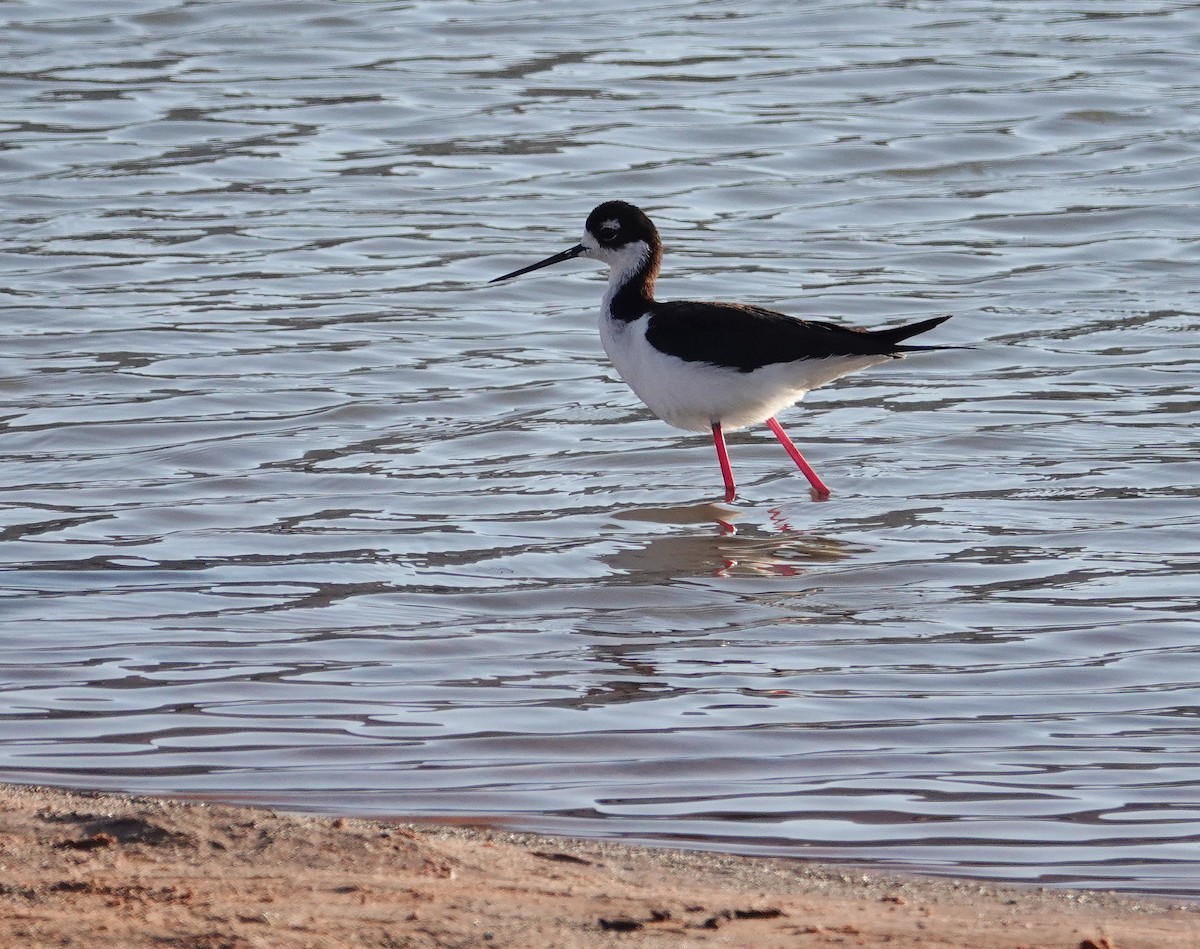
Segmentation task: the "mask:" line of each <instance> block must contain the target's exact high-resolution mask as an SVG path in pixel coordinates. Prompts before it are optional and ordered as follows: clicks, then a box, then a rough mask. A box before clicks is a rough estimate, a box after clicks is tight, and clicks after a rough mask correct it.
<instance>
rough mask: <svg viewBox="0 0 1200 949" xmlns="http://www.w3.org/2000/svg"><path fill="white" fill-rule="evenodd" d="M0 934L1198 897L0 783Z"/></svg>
mask: <svg viewBox="0 0 1200 949" xmlns="http://www.w3.org/2000/svg"><path fill="white" fill-rule="evenodd" d="M0 814H2V822H0V946H3V947H8V946H28V947H44V946H60V945H61V946H88V947H108V946H113V947H122V949H125V947H128V949H141V947H145V949H150V947H155V949H162V947H188V949H219V947H220V949H243V947H271V949H275V947H321V949H325V947H329V949H341V947H350V946H379V947H389V949H398V947H413V949H416V947H432V946H456V947H457V946H461V947H468V946H479V947H484V946H487V947H491V946H505V947H519V949H540V947H556V949H557V947H591V946H604V947H608V946H630V947H633V946H637V947H641V946H652V945H658V946H664V947H676V946H701V945H704V946H744V947H755V949H760V947H775V946H779V947H785V946H786V947H792V946H796V947H826V946H866V947H882V946H886V947H890V949H916V947H921V949H933V947H943V946H944V947H955V949H962V947H984V949H1019V947H1025V949H1042V947H1047V949H1051V947H1052V949H1135V947H1144V949H1171V947H1180V949H1184V947H1187V949H1195V947H1197V946H1200V904H1198V903H1186V904H1185V903H1181V902H1180V901H1178V900H1165V899H1164V900H1158V899H1150V898H1136V897H1119V896H1114V895H1112V894H1104V893H1092V892H1084V891H1057V890H1056V891H1045V890H1042V889H1040V888H1036V887H1003V886H996V885H992V884H985V883H977V882H971V881H964V880H944V879H936V878H935V879H927V878H920V877H900V876H892V875H886V874H878V873H873V872H864V871H862V870H859V869H853V868H847V867H837V866H830V865H820V864H812V863H807V862H801V861H794V860H779V859H761V858H746V857H733V856H728V855H724V854H710V853H698V852H692V851H677V850H668V849H656V848H644V847H630V846H624V845H618V844H612V843H604V842H594V841H582V840H574V839H565V838H555V837H540V836H535V835H530V834H513V833H506V832H503V831H496V830H486V829H475V828H460V827H429V826H420V825H411V824H397V823H389V822H384V821H372V820H358V819H345V818H326V817H306V816H301V815H294V814H287V813H279V812H276V811H270V810H264V809H257V808H248V807H235V806H226V805H220V804H209V803H195V802H180V801H174V800H163V799H155V798H130V797H123V796H117V795H110V794H98V793H88V792H84V793H77V792H71V791H63V790H57V789H51V788H41V787H26V786H14V785H0Z"/></svg>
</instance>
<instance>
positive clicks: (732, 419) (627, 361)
mask: <svg viewBox="0 0 1200 949" xmlns="http://www.w3.org/2000/svg"><path fill="white" fill-rule="evenodd" d="M649 319H650V317H649V315H648V314H647V315H643V316H642V317H640V318H639V319H637V320H633V321H631V322H625V321H623V320H617V319H614V318H613V317H612V315H611V314H610V312H609V309H608V300H607V298H606V299H605V305H604V307H603V308H602V310H601V313H600V340H601V342H602V343H603V345H604V351H605V352H606V353H608V358H609V359H611V360H612V364H613V366H614V367H615V368H616V370H617V372H619V373H620V374H621V378H622V379H624V380H625V382H626V383H627V384H628V385H629V387H630V388H631V389H633V391H634V392H635V393H636V394H637V396H638V398H640V399H641V400H642V401H643V402H645V403H646V405H647V407H648V408H649V409H650V411H651V412H653V413H654V414H655V415H657V416H658V417H659V418H660V419H662V420H663V421H664V422H667V423H668V424H670V425H674V426H675V427H676V428H682V429H686V430H687V431H692V432H707V431H708V430H709V428H710V427H711V426H712V423H713V422H720V423H721V427H722V428H723V429H725V430H726V431H731V430H734V429H738V428H745V427H746V426H748V425H755V424H757V423H759V422H762V421H765V420H766V419H768V418H770V417H772V416H773V415H775V414H776V413H777V412H780V411H782V410H783V409H785V408H787V407H788V406H790V405H794V404H795V403H796V402H799V401H800V400H801V399H802V398H804V395H805V393H806V392H808V391H809V390H810V389H814V388H816V387H817V386H819V385H823V384H825V383H826V382H830V381H832V380H834V379H836V378H838V377H839V376H843V375H846V374H847V373H850V372H855V371H857V370H859V369H865V368H866V367H867V366H873V365H876V364H877V363H881V362H885V361H886V360H887V359H888V357H887V356H851V357H835V358H827V359H800V360H796V361H795V362H787V363H773V364H771V365H769V366H764V367H762V368H761V369H755V370H753V371H751V372H741V371H740V370H738V369H730V368H726V367H722V366H715V365H713V364H711V363H703V362H689V361H687V360H684V359H680V358H678V357H676V356H669V355H667V354H666V353H663V352H660V351H659V350H657V349H655V348H654V347H653V346H651V345H650V343H649V342H647V340H646V325H647V323H648V322H649Z"/></svg>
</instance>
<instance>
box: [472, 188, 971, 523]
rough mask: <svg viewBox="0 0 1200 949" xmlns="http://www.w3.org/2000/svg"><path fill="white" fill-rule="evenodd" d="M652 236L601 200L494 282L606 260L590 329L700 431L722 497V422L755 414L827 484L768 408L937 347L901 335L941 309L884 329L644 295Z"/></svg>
mask: <svg viewBox="0 0 1200 949" xmlns="http://www.w3.org/2000/svg"><path fill="white" fill-rule="evenodd" d="M662 253H663V251H662V242H661V241H660V240H659V238H658V230H657V228H655V226H654V224H653V222H652V221H651V220H650V218H648V217H647V216H646V215H645V214H644V213H642V211H641V210H639V209H638V208H635V207H634V206H633V205H632V204H628V203H626V202H624V201H606V202H604V203H603V204H601V205H600V206H599V207H597V208H596V209H595V210H594V211H592V213H591V214H589V215H588V219H587V224H586V225H585V226H584V230H583V239H582V240H581V241H580V242H579V243H578V244H576V245H575V246H574V247H571V248H569V249H568V250H564V251H563V252H562V253H559V254H555V255H554V256H553V257H547V258H546V259H545V260H543V261H540V262H538V263H536V264H531V265H529V266H528V267H522V268H521V269H520V270H514V271H513V272H512V273H507V274H505V275H504V276H503V277H497V278H496V279H495V280H492V281H490V282H491V283H496V282H497V281H500V280H508V279H510V278H512V277H519V276H520V275H521V274H526V273H529V272H530V271H532V270H539V269H541V268H542V267H549V266H550V265H551V264H557V263H560V262H561V261H564V260H570V259H571V258H573V257H590V258H591V259H592V260H598V261H601V262H602V263H605V264H608V267H609V276H608V290H607V292H605V294H604V303H603V305H602V306H601V309H600V339H601V341H602V342H603V343H604V349H605V352H607V353H608V358H609V359H611V360H612V363H613V365H614V366H615V367H616V369H617V372H619V373H620V374H621V378H622V379H624V380H625V382H626V383H628V384H629V387H630V388H631V389H633V391H634V392H635V393H636V394H637V396H638V398H640V399H641V400H642V401H643V402H645V403H646V405H647V406H649V408H650V411H651V412H653V413H654V414H655V415H657V416H658V417H659V418H660V419H662V420H663V421H664V422H666V423H668V424H669V425H674V426H675V427H676V428H682V429H686V430H687V431H690V432H707V431H711V432H712V436H713V441H714V443H715V444H716V448H717V460H718V461H719V462H720V464H721V475H722V477H723V478H724V479H725V500H726V501H732V500H733V498H734V496H735V493H736V486H735V485H734V481H733V471H732V470H731V469H730V467H729V453H728V452H727V451H726V448H725V436H724V432H726V431H730V430H733V429H739V428H745V427H746V426H747V425H754V424H757V423H758V422H766V423H767V427H768V428H770V429H771V431H772V432H774V433H775V437H776V438H778V439H779V441H780V442H781V443H782V445H783V447H784V448H785V449H787V453H788V454H789V455H791V457H792V460H793V461H795V462H796V464H797V465H798V466H799V468H800V470H801V471H802V472H804V476H805V477H806V478H808V481H809V484H811V485H812V486H813V490H815V491H816V492H817V494H818V495H819V496H821V497H825V496H827V495H828V494H829V488H827V487H826V486H825V483H824V482H823V481H822V480H821V479H820V478H819V477H817V473H816V472H815V471H813V469H812V468H811V466H810V465H809V464H808V462H807V461H805V460H804V456H803V455H801V454H800V452H799V450H798V449H797V448H796V446H795V445H793V444H792V440H791V439H790V438H788V436H787V433H786V432H785V431H784V430H783V428H782V427H781V426H780V425H779V423H778V422H777V421H775V413H776V412H778V411H780V410H781V409H784V408H787V407H788V406H789V405H793V404H795V403H796V402H799V401H800V400H801V399H802V398H804V394H805V393H806V392H808V390H809V389H815V388H816V387H817V386H820V385H824V384H825V383H826V382H832V381H833V380H834V379H837V378H839V377H840V376H844V375H846V374H847V373H851V372H857V371H858V370H859V369H866V368H867V367H868V366H874V365H876V364H878V363H881V362H886V361H887V360H888V359H893V358H897V357H900V356H903V355H904V354H905V353H909V352H917V351H920V350H930V349H943V348H946V347H941V346H901V345H900V342H901V341H902V340H906V339H909V338H910V337H913V336H916V335H918V334H919V333H924V332H925V331H926V330H929V329H933V327H935V326H937V325H938V324H939V323H941V322H943V321H945V320H948V319H949V318H950V317H948V316H937V317H934V318H933V319H930V320H922V321H921V322H919V323H910V324H909V325H907V326H897V327H894V328H892V329H883V330H862V329H854V328H851V327H845V326H838V325H836V324H834V323H825V322H821V321H816V320H801V319H797V318H796V317H792V316H788V315H787V314H785V313H778V312H776V311H775V310H767V309H763V308H762V307H758V306H750V305H748V304H743V303H710V302H697V301H682V300H681V301H677V302H674V303H659V302H658V301H657V300H655V299H654V281H655V279H656V278H657V277H658V270H659V266H660V265H661V264H662Z"/></svg>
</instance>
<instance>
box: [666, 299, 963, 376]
mask: <svg viewBox="0 0 1200 949" xmlns="http://www.w3.org/2000/svg"><path fill="white" fill-rule="evenodd" d="M949 318H950V317H948V316H938V317H934V318H933V319H931V320H923V321H921V322H920V323H911V324H909V325H908V326H897V327H894V328H892V329H885V330H863V329H855V328H853V327H846V326H839V325H838V324H836V323H826V322H824V321H823V320H801V319H797V318H796V317H794V316H788V315H787V314H786V313H779V312H777V311H775V310H767V309H764V308H762V307H757V306H747V305H745V304H741V303H699V302H690V301H684V300H681V301H677V302H674V303H655V304H654V308H653V312H652V314H651V316H650V320H649V323H648V324H647V326H646V340H647V341H648V342H649V343H650V345H651V346H653V347H654V348H655V349H657V350H659V351H660V352H663V353H667V354H669V355H671V356H677V357H678V358H680V359H683V360H686V361H687V362H706V363H711V364H713V365H716V366H727V367H729V368H731V369H738V370H740V371H741V372H752V371H753V370H755V369H760V368H762V367H763V366H769V365H772V364H773V363H781V362H795V361H797V360H800V359H825V358H829V357H837V356H865V355H881V356H891V355H899V354H901V353H904V352H910V351H912V350H915V349H925V348H930V349H934V348H937V347H918V346H899V345H897V344H898V343H899V342H900V341H901V340H903V339H908V338H909V337H910V336H916V335H917V334H918V333H924V332H925V331H926V330H929V329H932V328H933V327H935V326H937V325H938V324H939V323H941V322H943V321H945V320H948V319H949Z"/></svg>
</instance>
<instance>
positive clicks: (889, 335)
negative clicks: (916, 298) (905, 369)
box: [872, 316, 959, 353]
mask: <svg viewBox="0 0 1200 949" xmlns="http://www.w3.org/2000/svg"><path fill="white" fill-rule="evenodd" d="M948 319H950V317H949V316H935V317H933V318H932V319H928V320H921V322H919V323H908V324H907V325H905V326H894V327H892V328H891V329H886V330H877V331H876V332H875V333H874V334H872V335H874V336H877V337H878V338H879V339H880V340H881V341H882V342H884V343H886V344H887V345H888V346H889V347H891V348H892V351H893V352H896V353H915V352H920V351H921V350H923V349H957V348H959V347H956V346H901V345H899V343H900V342H901V340H905V339H911V338H912V337H914V336H920V335H921V334H922V333H924V332H927V331H928V330H931V329H933V328H934V327H935V326H938V325H939V324H941V323H945V322H946V320H948Z"/></svg>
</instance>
